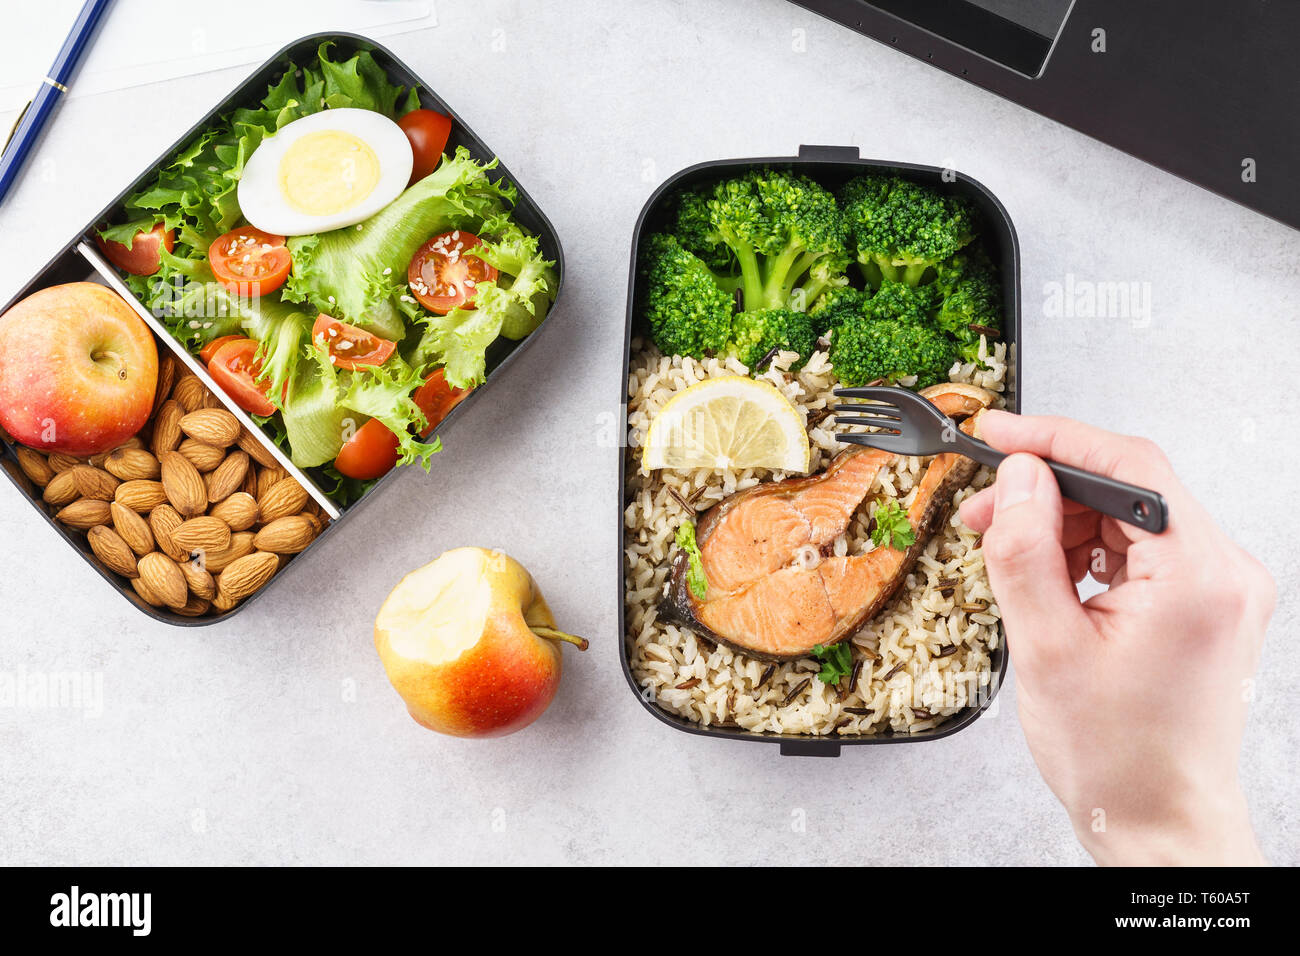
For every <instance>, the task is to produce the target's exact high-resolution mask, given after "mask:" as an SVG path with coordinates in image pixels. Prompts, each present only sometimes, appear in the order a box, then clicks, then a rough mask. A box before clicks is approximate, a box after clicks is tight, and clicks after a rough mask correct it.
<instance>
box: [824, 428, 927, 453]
mask: <svg viewBox="0 0 1300 956" xmlns="http://www.w3.org/2000/svg"><path fill="white" fill-rule="evenodd" d="M835 437H836V438H837V439H838V440H839V441H841V442H843V443H845V444H849V445H861V446H862V447H864V448H875V449H877V450H878V451H887V452H892V453H893V454H898V455H907V454H910V453H911V452H910V451H909V450H908V449H909V447H910V446H908V445H906V444H904V443H903V442H904V441H905V439H903V438H900V437H899V436H898V435H891V434H889V433H887V432H853V433H851V434H847V433H846V434H840V435H836V436H835Z"/></svg>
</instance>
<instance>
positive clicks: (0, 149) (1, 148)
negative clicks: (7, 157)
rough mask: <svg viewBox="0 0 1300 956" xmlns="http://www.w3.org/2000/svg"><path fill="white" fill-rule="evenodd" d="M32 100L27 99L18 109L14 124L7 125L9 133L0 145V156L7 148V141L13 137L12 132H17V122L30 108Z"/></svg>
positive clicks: (21, 119) (19, 121) (20, 120)
mask: <svg viewBox="0 0 1300 956" xmlns="http://www.w3.org/2000/svg"><path fill="white" fill-rule="evenodd" d="M31 105H32V101H31V100H28V101H27V102H26V103H25V104H24V105H23V108H22V109H21V110H19V111H18V118H17V119H16V120H14V125H13V126H10V127H9V135H8V136H6V137H5V144H4V145H3V146H0V156H3V155H4V154H5V153H6V152H8V150H9V141H10V140H12V139H13V138H14V133H16V132H18V124H19V123H21V122H22V121H23V117H24V116H26V115H27V110H28V109H30V108H31Z"/></svg>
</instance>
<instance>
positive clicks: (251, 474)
mask: <svg viewBox="0 0 1300 956" xmlns="http://www.w3.org/2000/svg"><path fill="white" fill-rule="evenodd" d="M257 471H258V469H256V468H249V469H248V471H247V472H245V473H244V481H243V484H241V485H240V486H239V490H240V491H242V492H243V493H244V494H246V495H248V497H250V498H252V499H253V500H254V501H256V500H257Z"/></svg>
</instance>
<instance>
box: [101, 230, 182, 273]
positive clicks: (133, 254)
mask: <svg viewBox="0 0 1300 956" xmlns="http://www.w3.org/2000/svg"><path fill="white" fill-rule="evenodd" d="M95 245H97V246H99V251H100V252H102V253H103V254H104V257H105V258H106V259H108V261H109V262H111V263H113V265H115V266H117V267H118V268H119V269H121V270H122V271H123V272H129V273H131V275H133V276H151V275H153V274H154V273H155V272H157V271H158V270H159V269H161V268H162V253H160V252H159V251H158V249H159V248H160V247H161V248H163V249H166V250H167V251H168V252H171V251H172V248H173V247H174V246H175V245H176V236H175V234H174V233H173V232H172V230H170V229H164V228H163V224H162V223H158V225H156V226H154V227H153V229H151V230H150V231H149V232H137V233H136V234H135V237H134V238H133V239H132V240H131V248H130V249H128V248H127V247H126V243H124V242H115V241H113V240H111V239H103V238H101V237H100V235H99V233H95Z"/></svg>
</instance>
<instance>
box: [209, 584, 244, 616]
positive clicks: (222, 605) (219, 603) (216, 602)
mask: <svg viewBox="0 0 1300 956" xmlns="http://www.w3.org/2000/svg"><path fill="white" fill-rule="evenodd" d="M238 603H239V602H238V601H236V600H235V599H234V598H232V597H230V596H229V595H227V594H224V593H223V592H222V591H221V590H219V589H218V591H217V596H216V597H214V598H213V599H212V610H214V611H216V612H217V613H218V614H225V613H226V612H227V611H229V610H231V609H233V608H234V606H235V605H236V604H238Z"/></svg>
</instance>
